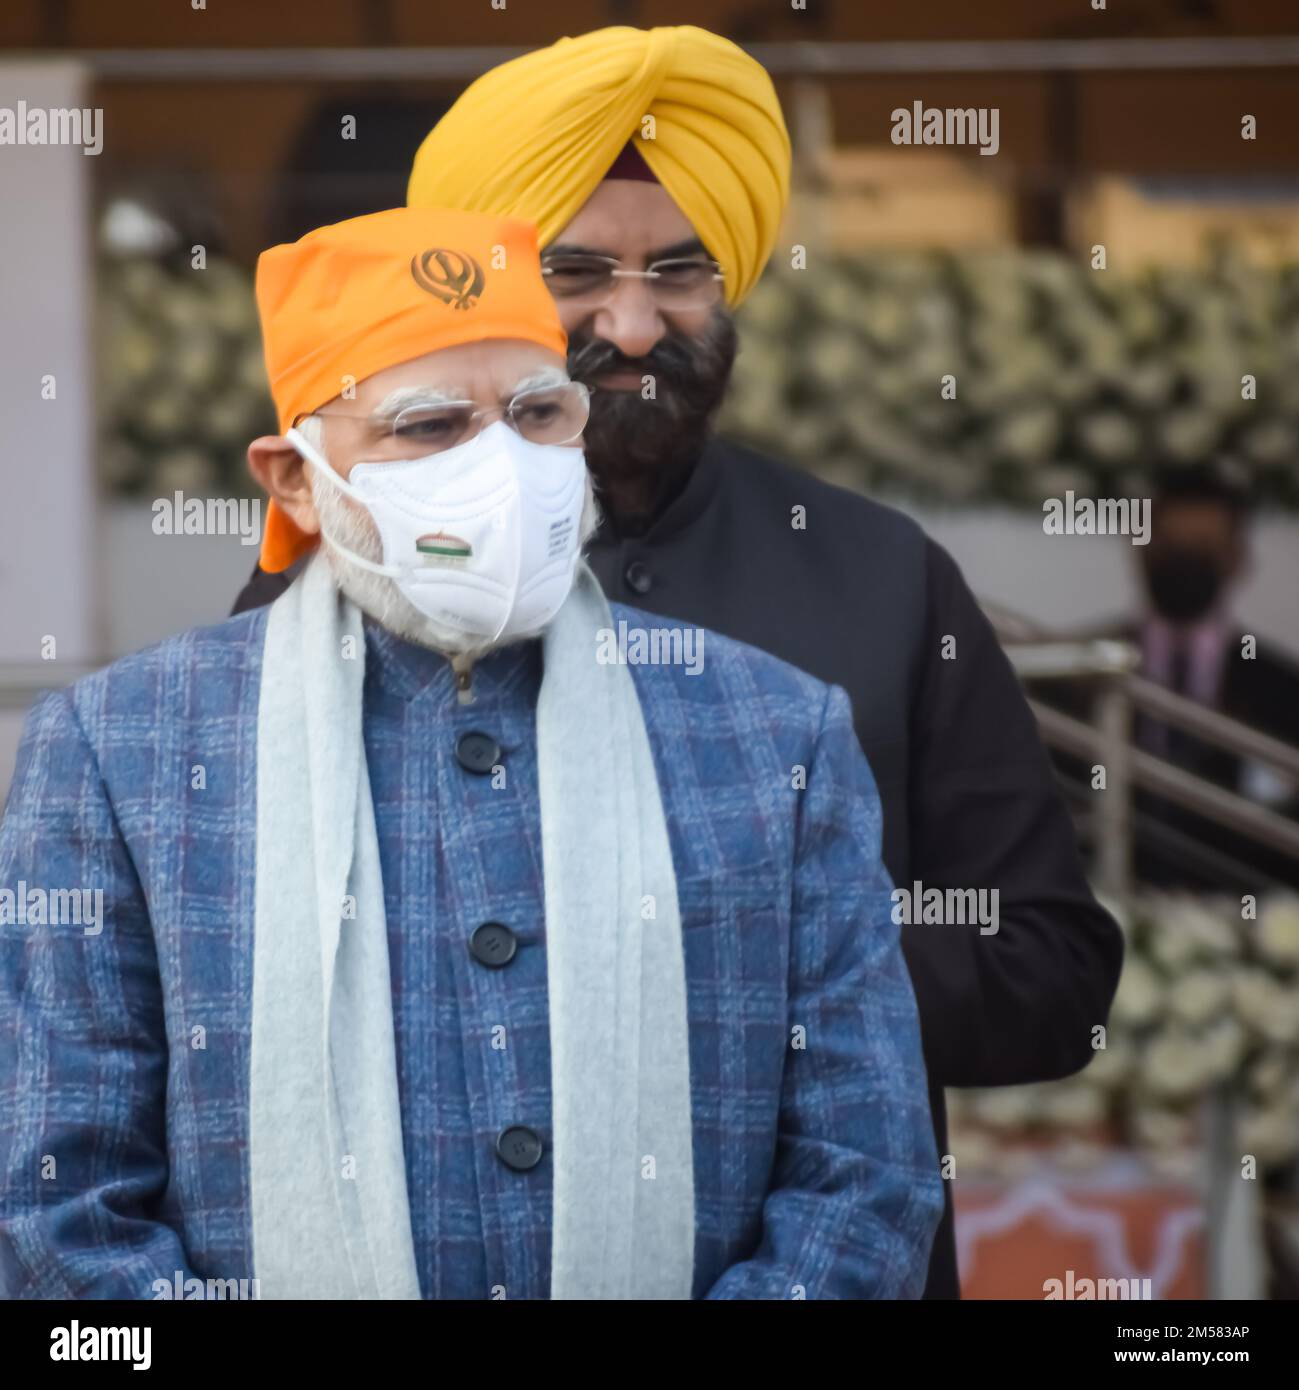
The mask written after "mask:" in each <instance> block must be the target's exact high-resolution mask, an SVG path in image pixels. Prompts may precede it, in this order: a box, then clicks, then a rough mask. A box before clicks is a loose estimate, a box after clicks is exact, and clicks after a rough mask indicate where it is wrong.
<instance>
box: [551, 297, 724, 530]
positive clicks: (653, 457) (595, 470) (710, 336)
mask: <svg viewBox="0 0 1299 1390" xmlns="http://www.w3.org/2000/svg"><path fill="white" fill-rule="evenodd" d="M736 347H737V340H736V332H735V324H734V322H733V321H732V319H731V316H730V314H728V313H727V312H725V310H722V309H719V310H718V311H717V313H716V314H714V316H713V318H712V321H711V322H710V323H709V326H708V329H707V330H706V332H705V333H704V334H703V335H701V336H699V337H692V336H691V335H689V334H685V333H678V332H675V331H673V332H669V333H667V334H665V335H664V337H663V338H662V339H660V340H659V342H657V343H655V345H654V346H653V347H652V348H651V349H650V351H649V352H648V353H647V354H646V355H645V356H644V357H625V356H624V355H623V354H622V353H621V352H619V351H618V349H617V348H616V347H615V346H614V345H613V344H612V343H609V342H606V341H605V340H604V339H602V338H593V337H591V336H590V335H589V334H582V333H575V334H573V336H572V337H571V339H570V340H569V348H568V370H569V375H570V376H571V377H572V378H573V380H574V381H582V382H585V383H586V384H587V385H589V386H591V387H593V388H594V389H593V390H592V392H591V415H590V419H589V420H588V421H587V425H586V430H585V432H584V436H583V438H584V447H585V449H586V462H587V467H588V468H589V469H590V470H591V474H592V476H593V477H594V479H595V481H596V484H597V487H598V489H599V493H600V501H601V504H602V505H603V506H604V507H605V509H606V511H607V512H611V513H612V517H613V520H614V521H615V522H616V521H618V520H619V519H626V518H627V517H629V516H631V517H634V516H642V517H643V516H646V515H653V514H654V513H655V512H657V511H658V509H659V508H660V507H661V506H662V505H663V504H664V503H665V502H666V501H667V500H668V498H669V497H670V496H671V495H673V494H674V493H675V492H676V491H677V490H678V488H679V487H680V486H681V485H682V484H683V483H684V481H685V478H686V476H687V475H688V474H689V473H690V471H691V469H692V468H693V467H694V464H695V462H696V461H697V460H698V458H699V454H700V451H701V450H702V449H703V446H704V441H705V439H706V438H707V437H708V430H709V426H710V424H711V422H712V418H713V416H714V414H715V413H716V411H717V407H718V406H719V405H720V404H721V402H722V397H723V396H724V395H725V394H726V387H727V383H728V382H729V381H730V379H731V369H732V367H733V366H734V365H735V353H736ZM608 372H633V373H635V374H636V375H638V376H642V377H645V376H649V377H652V378H653V379H654V397H653V399H649V400H647V399H645V398H644V397H643V396H642V395H641V392H640V391H639V390H636V389H632V390H630V391H602V390H600V389H599V378H600V377H601V376H603V375H605V374H606V373H608Z"/></svg>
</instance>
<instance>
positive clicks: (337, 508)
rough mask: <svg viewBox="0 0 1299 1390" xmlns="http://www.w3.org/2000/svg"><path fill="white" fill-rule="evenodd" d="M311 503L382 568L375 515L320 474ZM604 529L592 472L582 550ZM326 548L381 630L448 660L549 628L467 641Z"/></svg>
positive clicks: (346, 588) (340, 577)
mask: <svg viewBox="0 0 1299 1390" xmlns="http://www.w3.org/2000/svg"><path fill="white" fill-rule="evenodd" d="M311 500H312V501H313V502H314V503H315V506H316V515H317V517H318V518H319V520H320V526H321V530H322V532H326V533H328V535H330V536H332V537H333V538H334V540H335V541H336V542H337V543H338V544H339V545H341V546H345V547H346V548H347V549H348V550H353V551H355V552H356V553H357V554H358V555H359V556H361V558H362V559H365V560H371V561H373V562H374V563H375V564H381V563H382V561H383V542H382V540H381V539H380V537H379V532H378V528H377V527H376V526H375V524H374V522H373V520H372V519H371V517H370V514H369V513H368V512H367V511H366V510H365V509H364V508H363V507H361V506H360V505H359V504H357V503H355V502H353V501H352V500H351V499H350V498H349V497H347V496H345V495H344V494H343V493H342V492H341V491H340V490H339V489H338V488H336V487H334V486H333V485H332V484H331V483H329V482H328V481H325V480H322V479H321V478H320V477H319V476H318V475H317V474H316V472H315V470H311ZM599 524H600V509H599V504H598V503H597V502H596V500H595V485H594V484H593V482H592V480H591V475H590V473H589V472H588V473H587V475H586V489H585V496H584V499H583V502H582V518H581V524H580V530H579V540H578V544H579V546H580V547H581V548H583V549H585V547H586V543H587V541H589V540H590V538H591V537H592V536H593V535H594V534H595V531H596V528H597V527H598V526H599ZM320 543H321V546H322V547H323V549H324V551H325V554H326V555H327V556H328V557H329V567H330V570H331V571H332V572H333V576H334V582H335V583H336V584H337V585H338V587H339V589H341V590H342V592H343V593H344V594H346V595H347V597H348V598H350V599H351V600H352V602H353V603H354V604H356V606H357V607H358V608H359V609H360V610H361V612H362V613H365V614H367V615H368V616H369V617H371V618H373V619H374V621H375V622H376V623H378V624H379V626H380V627H382V628H386V629H387V630H388V631H389V632H391V633H392V634H393V635H394V636H396V637H402V638H404V639H405V640H406V641H408V642H417V643H418V644H419V645H420V646H422V647H430V648H432V650H433V651H436V652H441V653H443V654H444V655H445V656H449V657H461V658H464V659H466V660H468V661H476V660H477V659H478V658H479V657H482V656H486V655H487V653H488V652H491V651H494V650H495V649H496V648H497V647H505V646H509V645H510V644H511V643H513V642H524V641H528V640H529V639H531V638H533V637H539V636H540V635H541V633H542V632H543V631H545V626H544V625H543V626H542V627H539V628H537V630H536V631H535V632H521V633H516V634H513V635H511V636H510V637H507V638H501V639H497V640H485V639H483V638H471V637H467V636H466V635H465V634H464V633H463V632H461V631H459V630H458V629H457V628H453V627H448V626H446V625H445V624H443V623H439V622H438V621H437V620H436V619H434V618H430V617H428V616H427V614H424V613H421V612H420V610H419V609H418V608H416V607H415V605H414V604H413V603H411V601H410V600H409V599H408V598H407V597H406V596H405V594H403V593H402V592H401V590H400V589H399V588H398V587H397V581H396V580H395V579H392V578H390V577H389V576H388V575H384V574H374V573H373V572H372V571H370V570H367V569H364V568H362V567H361V566H360V565H358V564H355V563H353V561H352V560H350V559H349V558H348V557H347V556H346V555H340V554H339V553H338V551H337V550H336V549H335V548H334V546H332V545H330V544H329V542H328V541H327V540H325V539H324V537H323V536H322V537H321V542H320Z"/></svg>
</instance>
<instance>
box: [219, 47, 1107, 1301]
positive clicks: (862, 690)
mask: <svg viewBox="0 0 1299 1390" xmlns="http://www.w3.org/2000/svg"><path fill="white" fill-rule="evenodd" d="M789 175H790V144H789V137H788V134H787V132H786V129H785V124H784V120H783V117H782V114H781V110H780V105H779V102H778V100H777V97H776V94H775V90H774V88H773V86H772V83H771V80H770V78H769V76H768V75H767V73H766V72H765V70H764V69H763V68H762V67H761V66H760V65H759V64H758V63H756V62H755V61H754V60H753V59H752V58H750V57H749V56H748V55H747V54H746V53H744V52H743V51H742V50H741V49H740V48H738V47H737V46H736V45H734V44H732V43H730V42H729V41H727V40H725V39H723V38H720V37H719V36H717V35H715V34H711V33H708V32H706V31H704V30H702V29H698V28H695V27H693V26H682V27H676V28H658V29H653V30H649V31H644V30H637V29H632V28H622V27H618V28H611V29H602V30H598V31H596V32H593V33H589V34H584V35H581V36H579V37H577V38H570V39H561V40H560V41H559V42H558V43H556V44H554V45H552V46H550V47H548V48H545V49H541V50H538V51H536V52H533V53H530V54H528V55H526V56H524V57H522V58H519V59H516V60H514V61H511V62H508V63H504V64H502V65H501V66H499V67H497V68H494V69H492V70H491V71H489V72H488V73H486V74H485V75H484V76H483V77H481V78H479V79H478V80H477V81H476V82H474V83H473V84H472V85H471V86H470V87H469V88H468V89H467V90H466V91H465V92H464V94H463V95H462V96H461V97H460V99H459V100H458V101H457V102H456V103H455V104H454V105H453V106H452V108H451V110H450V111H449V112H448V113H447V114H446V115H445V116H444V117H443V118H442V119H441V120H440V121H439V122H438V124H437V125H436V126H435V127H434V129H433V130H432V132H431V133H430V134H429V136H428V138H427V139H426V140H425V142H424V144H423V146H422V147H421V149H420V151H419V154H418V156H417V158H416V160H415V165H414V168H413V170H412V174H411V180H410V188H409V202H410V203H411V204H412V205H413V206H423V205H444V206H449V207H464V208H468V209H471V210H482V211H490V212H496V213H501V214H512V215H516V216H521V217H526V218H528V219H529V220H532V221H535V222H536V223H537V224H538V226H539V229H540V234H541V240H542V243H543V248H544V254H543V264H544V268H545V271H546V274H547V278H548V280H549V283H550V286H551V289H552V291H553V293H554V296H555V300H556V303H557V305H558V307H559V311H560V315H561V317H562V319H563V322H564V326H565V328H566V329H567V330H568V333H569V367H570V371H571V372H572V375H573V377H574V378H575V379H576V380H579V381H582V382H584V383H586V384H587V385H589V386H590V387H592V388H593V396H592V402H591V419H590V423H589V425H588V427H587V431H586V450H587V459H588V463H589V466H590V468H591V471H592V474H593V475H594V477H595V479H596V482H597V485H598V489H599V496H600V501H601V505H602V508H603V512H604V519H603V523H602V525H601V527H600V530H599V531H598V532H597V534H596V537H595V539H594V541H593V543H592V547H591V551H590V562H591V566H592V569H593V570H594V572H595V574H596V576H597V578H598V579H599V581H600V583H601V585H602V587H603V588H604V591H605V592H606V593H607V594H608V596H609V597H610V598H611V599H619V600H622V601H626V602H631V603H635V604H636V605H638V606H640V607H644V608H647V609H649V610H651V611H653V612H656V613H660V614H665V615H669V616H671V617H674V618H678V619H682V620H685V621H688V622H692V623H697V624H699V625H700V626H702V627H705V628H708V629H711V630H714V631H718V632H722V633H725V634H727V635H728V636H731V637H735V638H739V639H740V640H741V641H744V642H748V643H751V644H753V645H755V646H758V647H761V648H762V649H764V650H765V651H768V652H771V653H773V654H774V655H776V656H778V657H780V658H782V659H783V660H785V661H788V662H790V663H791V664H793V665H795V666H797V667H800V668H801V669H803V670H805V671H807V672H809V673H811V674H813V675H815V676H816V677H818V678H819V679H821V680H824V681H827V682H830V683H832V684H837V685H840V686H842V687H844V688H845V689H846V690H847V691H848V692H849V694H850V696H851V697H852V705H853V713H854V721H855V727H856V732H857V737H858V739H859V741H860V743H861V746H862V748H863V749H864V750H865V752H866V754H867V757H868V759H869V762H870V765H871V768H872V771H873V773H874V776H875V780H876V783H877V785H878V787H879V791H880V796H881V798H882V801H883V805H884V858H885V862H886V864H887V866H888V868H889V871H890V873H891V875H892V877H893V879H894V881H895V882H896V883H897V884H899V885H902V886H903V887H904V888H907V889H910V888H911V887H912V886H913V885H915V884H919V885H921V887H922V889H923V890H929V889H936V890H938V891H939V892H940V893H942V892H946V891H948V890H955V891H957V892H965V891H968V890H975V891H979V890H987V891H992V890H995V891H996V892H997V893H998V894H999V923H998V926H997V929H996V930H995V932H994V933H985V932H982V931H981V930H980V928H979V927H978V926H977V925H972V924H969V923H935V922H932V921H931V922H917V923H914V924H907V925H904V926H903V928H902V940H903V946H904V950H905V952H906V956H907V961H908V964H909V966H910V969H911V976H912V981H913V984H914V986H915V991H916V997H917V1002H918V1004H919V1008H920V1018H921V1028H922V1033H923V1038H924V1046H925V1057H926V1062H927V1065H928V1070H929V1078H930V1084H931V1089H930V1105H931V1108H932V1111H933V1115H934V1125H935V1133H936V1136H937V1142H938V1151H939V1153H940V1154H944V1153H946V1151H947V1139H946V1120H945V1109H944V1101H943V1087H944V1086H995V1085H1016V1084H1021V1083H1027V1082H1037V1081H1048V1080H1053V1079H1056V1078H1059V1077H1063V1076H1067V1075H1070V1074H1071V1073H1073V1072H1076V1071H1078V1070H1079V1069H1080V1068H1082V1067H1084V1066H1086V1064H1087V1062H1088V1061H1089V1060H1090V1058H1091V1056H1092V1037H1093V1030H1094V1028H1095V1027H1096V1025H1098V1024H1103V1023H1104V1022H1105V1020H1106V1017H1107V1014H1108V1009H1109V1004H1110V1000H1111V998H1112V996H1113V992H1114V989H1115V986H1116V984H1117V981H1118V976H1119V969H1120V963H1121V959H1122V939H1121V936H1120V933H1119V929H1118V927H1117V926H1116V925H1115V923H1114V922H1113V921H1112V919H1111V918H1110V917H1109V916H1108V914H1107V913H1106V912H1104V911H1103V910H1102V909H1101V908H1100V907H1099V906H1098V904H1097V902H1096V900H1095V898H1094V897H1093V895H1092V893H1091V891H1090V889H1089V887H1088V885H1087V882H1086V879H1085V877H1084V873H1083V868H1082V864H1081V861H1080V858H1079V854H1078V850H1077V845H1076V841H1075V835H1074V829H1073V826H1072V823H1071V821H1070V818H1069V815H1068V813H1067V811H1066V809H1065V807H1064V805H1063V803H1062V801H1061V799H1060V797H1059V794H1058V792H1057V790H1056V787H1055V785H1054V782H1053V775H1052V771H1051V767H1050V764H1049V763H1048V760H1047V758H1046V755H1045V752H1044V750H1043V748H1042V745H1041V742H1040V740H1039V737H1038V733H1037V728H1036V724H1035V722H1034V719H1033V716H1032V713H1031V711H1030V710H1029V708H1028V705H1027V703H1026V701H1025V699H1024V696H1023V693H1022V691H1021V689H1020V686H1019V684H1018V682H1017V680H1016V678H1015V676H1014V673H1013V672H1012V670H1011V668H1010V666H1009V664H1008V662H1007V660H1006V658H1005V656H1004V655H1003V653H1002V651H1001V648H1000V646H999V645H998V642H997V640H996V637H995V635H994V633H993V632H992V629H991V628H990V626H989V624H988V623H987V621H986V620H985V618H984V616H983V614H982V612H981V611H980V609H979V607H978V605H977V603H976V601H975V599H974V597H973V595H972V594H971V593H970V590H969V588H968V587H967V585H966V583H965V581H964V579H963V578H962V576H961V574H960V571H959V570H958V568H957V566H956V564H955V563H954V562H953V560H952V559H951V557H950V556H949V555H947V553H946V552H945V551H944V550H942V549H941V548H940V547H939V546H937V545H936V544H934V543H933V542H932V541H930V540H929V539H928V538H927V537H926V536H925V535H924V533H923V532H922V531H921V530H920V529H919V527H918V526H916V525H915V523H913V522H912V521H911V520H909V519H908V518H907V517H905V516H904V515H903V514H902V513H900V512H897V511H895V510H893V509H891V508H888V507H885V506H882V505H880V504H878V503H875V502H872V501H869V500H867V499H866V498H864V497H861V496H859V495H857V494H855V493H851V492H848V491H845V490H842V489H839V488H835V487H832V486H829V485H827V484H825V483H823V482H820V481H818V480H817V479H815V478H814V477H813V476H811V475H810V474H809V473H807V472H804V471H802V470H800V469H796V468H793V467H790V466H789V465H787V464H785V463H782V462H779V461H777V460H775V459H772V458H767V457H763V456H761V455H759V454H757V453H755V452H753V451H751V450H749V449H744V448H740V447H737V446H735V445H732V444H730V443H727V442H725V441H723V440H721V439H719V438H717V437H716V436H715V435H714V434H713V432H712V429H711V424H712V419H713V416H714V413H715V412H716V410H717V407H718V406H719V404H720V402H721V400H722V397H723V395H724V393H725V390H726V387H727V383H728V381H729V378H730V373H731V367H732V363H733V361H734V357H735V353H736V350H737V343H738V340H737V334H736V328H735V323H734V319H733V311H734V309H735V308H736V307H737V306H738V305H739V304H740V303H741V302H742V301H743V299H744V298H745V296H746V294H747V293H748V292H749V290H750V289H751V288H752V287H753V285H754V284H755V282H756V281H757V279H758V277H759V275H760V274H761V273H762V270H763V267H764V266H765V264H766V262H767V260H768V258H769V257H770V255H771V254H772V252H773V249H774V248H775V245H776V238H777V233H778V231H779V227H780V222H781V217H782V215H783V213H784V211H785V206H786V201H787V198H788V192H789ZM807 273H808V274H809V275H814V274H816V268H815V263H814V262H813V263H812V264H811V265H810V266H809V269H808V270H807ZM294 572H295V571H294V569H293V568H292V567H291V559H290V557H289V556H288V555H287V554H286V553H285V552H284V551H283V549H282V547H281V546H280V542H279V538H278V537H277V535H276V534H275V532H274V529H273V527H272V526H271V524H270V523H269V522H268V529H267V536H266V545H265V546H264V548H263V553H262V564H261V567H260V569H259V570H258V572H257V573H256V574H255V575H254V578H253V580H252V582H251V583H250V585H249V586H248V588H247V589H246V590H245V592H244V594H243V595H242V596H241V597H240V600H239V604H238V605H237V609H242V608H245V607H249V606H254V605H256V604H259V603H264V602H267V601H268V600H270V599H272V598H274V597H275V596H276V595H277V594H279V593H280V592H282V591H283V589H284V587H285V585H286V584H287V583H288V582H289V580H290V579H291V578H292V576H293V574H294ZM945 1196H946V1200H947V1207H946V1211H945V1214H944V1220H943V1225H942V1227H941V1228H940V1230H939V1233H938V1236H937V1238H936V1240H935V1242H934V1253H933V1259H932V1263H931V1267H930V1274H929V1282H928V1285H927V1289H926V1296H929V1297H956V1296H958V1295H959V1285H958V1279H957V1270H956V1250H955V1239H954V1231H953V1226H952V1219H951V1218H952V1209H951V1192H950V1184H945Z"/></svg>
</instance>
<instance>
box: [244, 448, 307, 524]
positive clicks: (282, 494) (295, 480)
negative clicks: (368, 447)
mask: <svg viewBox="0 0 1299 1390" xmlns="http://www.w3.org/2000/svg"><path fill="white" fill-rule="evenodd" d="M248 471H249V472H250V473H251V474H252V475H253V477H254V478H255V479H256V480H257V482H258V483H260V484H261V486H262V487H263V488H264V489H265V491H266V492H267V493H269V494H270V496H272V497H273V498H274V499H275V501H276V502H277V503H278V504H279V506H280V507H281V508H283V510H284V514H285V515H286V516H287V517H288V518H289V520H290V521H292V522H293V524H294V525H295V526H297V527H298V529H299V530H300V531H304V532H305V533H306V534H307V535H309V536H314V535H315V534H316V533H317V532H318V531H319V530H320V520H319V518H318V517H317V516H316V505H315V503H314V502H313V501H312V500H311V483H310V480H309V479H308V477H307V469H306V465H305V464H304V463H303V462H302V456H301V455H300V454H299V453H298V451H297V450H296V449H295V448H294V447H293V445H292V444H290V443H289V442H288V440H287V439H285V438H283V437H282V436H281V435H278V434H264V435H262V436H261V438H260V439H254V440H253V442H252V443H251V444H250V445H249V446H248Z"/></svg>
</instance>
